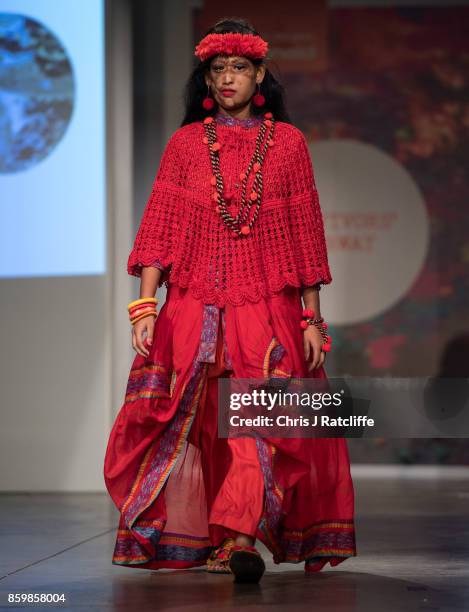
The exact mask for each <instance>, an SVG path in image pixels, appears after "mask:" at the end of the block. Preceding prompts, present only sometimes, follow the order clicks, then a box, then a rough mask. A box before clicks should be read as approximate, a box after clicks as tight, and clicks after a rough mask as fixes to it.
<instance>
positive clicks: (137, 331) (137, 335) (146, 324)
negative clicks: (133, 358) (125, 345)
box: [132, 315, 155, 357]
mask: <svg viewBox="0 0 469 612" xmlns="http://www.w3.org/2000/svg"><path fill="white" fill-rule="evenodd" d="M154 329H155V317H154V316H152V315H149V316H148V317H144V318H143V319H140V321H137V322H136V323H135V325H134V326H133V327H132V346H133V348H134V350H135V351H137V353H138V354H139V355H142V357H148V355H149V353H150V351H149V350H148V349H147V347H146V346H145V344H147V345H148V346H151V344H152V342H153V330H154ZM145 332H146V337H145Z"/></svg>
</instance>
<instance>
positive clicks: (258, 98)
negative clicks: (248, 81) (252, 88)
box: [252, 83, 265, 106]
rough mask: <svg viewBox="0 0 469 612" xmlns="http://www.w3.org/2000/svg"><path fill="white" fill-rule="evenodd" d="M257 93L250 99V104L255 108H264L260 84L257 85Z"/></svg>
mask: <svg viewBox="0 0 469 612" xmlns="http://www.w3.org/2000/svg"><path fill="white" fill-rule="evenodd" d="M257 87H258V89H257V93H256V95H255V96H253V98H252V102H253V104H254V105H255V106H264V104H265V98H264V96H263V95H262V94H261V85H260V83H258V84H257Z"/></svg>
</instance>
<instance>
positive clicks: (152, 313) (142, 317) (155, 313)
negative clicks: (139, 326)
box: [131, 310, 158, 325]
mask: <svg viewBox="0 0 469 612" xmlns="http://www.w3.org/2000/svg"><path fill="white" fill-rule="evenodd" d="M151 316H153V317H155V319H156V317H157V316H158V314H157V312H156V310H153V311H152V312H144V313H143V314H142V315H140V316H138V317H137V318H136V319H133V320H132V321H131V323H132V325H135V323H137V321H140V319H144V318H145V317H151Z"/></svg>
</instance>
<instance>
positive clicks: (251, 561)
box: [229, 545, 265, 583]
mask: <svg viewBox="0 0 469 612" xmlns="http://www.w3.org/2000/svg"><path fill="white" fill-rule="evenodd" d="M229 568H230V570H231V571H232V573H233V574H234V576H235V579H234V581H235V582H250V583H252V582H259V580H260V579H261V578H262V575H263V573H264V571H265V563H264V560H263V559H262V556H261V553H260V552H259V551H258V550H257V548H255V547H254V546H238V545H235V546H233V547H232V549H231V554H230V557H229Z"/></svg>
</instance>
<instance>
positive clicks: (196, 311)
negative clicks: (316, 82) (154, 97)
mask: <svg viewBox="0 0 469 612" xmlns="http://www.w3.org/2000/svg"><path fill="white" fill-rule="evenodd" d="M267 50H268V45H267V43H266V42H265V41H264V40H263V39H262V38H261V37H260V35H259V34H258V33H257V32H256V31H255V30H254V29H253V28H252V26H250V24H249V23H247V22H246V21H244V20H241V19H239V20H238V19H234V20H233V19H230V20H223V21H221V22H219V23H217V24H216V25H215V26H214V27H213V28H212V29H210V30H209V31H208V32H207V34H206V35H205V37H204V38H203V39H202V40H201V41H200V43H199V44H198V45H197V47H196V49H195V55H196V56H197V57H198V58H199V63H198V65H197V67H196V68H195V69H194V71H193V73H192V75H191V77H190V79H189V82H188V85H187V90H186V91H187V96H186V97H187V99H186V115H185V118H184V120H183V122H182V125H181V127H180V128H179V129H178V130H176V132H175V133H174V134H173V136H172V137H171V138H170V140H169V142H168V144H167V146H166V149H165V151H164V154H163V157H162V160H161V164H160V167H159V169H158V172H157V175H156V177H155V180H154V183H153V189H152V192H151V195H150V197H149V199H148V202H147V205H146V208H145V211H144V214H143V218H142V220H141V224H140V227H139V230H138V232H137V236H136V239H135V243H134V246H133V249H132V252H131V253H130V256H129V261H128V272H129V274H133V275H136V276H140V277H141V285H140V297H139V298H138V299H137V300H135V301H134V302H131V304H129V306H128V309H129V314H130V320H131V323H132V326H133V327H132V331H133V333H132V343H133V347H134V349H135V350H136V352H137V355H136V356H135V359H134V362H133V364H132V367H131V371H130V376H129V380H128V385H127V389H126V395H125V401H124V404H123V406H122V407H121V410H120V412H119V414H118V416H117V418H116V420H115V423H114V425H113V428H112V431H111V434H110V437H109V442H108V446H107V451H106V457H105V464H104V477H105V482H106V486H107V488H108V491H109V493H110V495H111V497H112V499H113V501H114V503H115V504H116V506H117V508H118V509H119V511H120V523H119V529H118V533H117V541H116V545H115V550H114V555H113V559H112V561H113V563H115V564H119V565H125V566H129V567H136V568H145V569H148V568H149V569H158V568H189V567H195V566H201V565H206V566H207V571H210V572H214V573H231V574H233V575H234V579H235V580H236V581H258V580H259V579H260V577H261V576H262V574H263V572H264V569H265V565H264V562H263V560H262V558H261V556H260V554H259V552H258V550H257V549H256V547H255V541H256V538H258V539H260V540H261V541H262V542H263V543H264V544H265V546H266V547H267V548H268V549H269V550H270V551H271V553H272V555H273V561H274V562H275V563H281V562H290V563H298V562H300V561H305V571H306V572H314V571H318V570H320V569H321V568H322V567H323V566H324V565H325V564H326V563H327V562H329V563H330V564H331V565H333V566H334V565H337V564H338V563H340V562H341V561H343V560H345V559H346V558H347V557H350V556H353V555H355V554H356V550H355V531H354V522H353V511H354V499H353V485H352V481H351V477H350V465H349V457H348V451H347V446H346V441H345V440H344V439H342V438H319V439H318V438H316V439H296V438H295V439H292V438H275V439H269V438H263V437H244V438H219V437H218V435H217V406H218V404H217V401H218V399H217V383H218V378H219V377H234V378H262V379H264V380H269V379H271V378H274V377H286V378H290V377H298V378H302V377H303V378H311V377H312V378H323V379H325V378H326V374H325V371H324V367H323V363H324V358H325V354H326V352H327V350H328V349H329V348H330V341H331V338H330V337H329V336H328V335H327V333H326V332H325V327H326V326H325V325H324V321H323V320H322V318H321V316H320V304H319V289H320V286H321V284H328V283H330V282H331V280H332V278H331V275H330V271H329V267H328V260H327V252H326V244H325V239H324V227H323V220H322V215H321V209H320V205H319V200H318V194H317V189H316V185H315V181H314V175H313V168H312V164H311V159H310V157H309V151H308V147H307V143H306V141H305V138H304V136H303V134H302V133H301V132H300V130H298V129H297V128H296V127H294V126H293V125H292V124H291V123H290V120H289V118H288V115H287V112H286V110H285V106H284V101H283V95H282V88H281V86H280V85H279V83H278V82H277V81H276V80H275V78H274V77H273V75H272V74H271V73H270V71H269V70H268V68H267V67H266V64H265V57H266V54H267ZM163 282H164V283H165V285H166V287H167V297H166V301H165V303H164V305H163V306H162V308H161V310H160V311H159V312H157V309H156V305H157V304H156V302H157V301H156V298H155V297H154V296H155V292H156V289H157V287H159V286H161V285H162V284H163ZM302 299H303V302H304V307H303V304H302Z"/></svg>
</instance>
